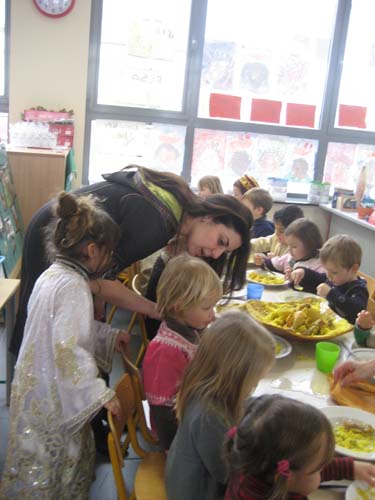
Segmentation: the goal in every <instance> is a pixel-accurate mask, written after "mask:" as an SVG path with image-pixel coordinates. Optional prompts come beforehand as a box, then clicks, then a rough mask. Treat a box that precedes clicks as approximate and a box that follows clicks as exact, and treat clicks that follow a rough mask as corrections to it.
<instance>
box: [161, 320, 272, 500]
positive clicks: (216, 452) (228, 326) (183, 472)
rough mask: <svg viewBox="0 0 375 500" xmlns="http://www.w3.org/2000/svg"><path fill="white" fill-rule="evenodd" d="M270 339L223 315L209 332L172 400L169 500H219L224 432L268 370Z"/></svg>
mask: <svg viewBox="0 0 375 500" xmlns="http://www.w3.org/2000/svg"><path fill="white" fill-rule="evenodd" d="M274 357H275V344H274V340H273V338H272V336H271V334H270V333H268V332H267V330H266V329H265V328H263V327H262V326H261V325H259V323H257V322H255V321H254V320H253V319H252V318H250V316H248V315H247V314H245V313H242V312H227V313H226V314H223V315H222V316H221V317H220V318H219V319H217V320H216V321H215V322H214V323H213V324H212V325H211V326H210V328H208V329H207V330H206V331H205V332H204V334H203V336H202V341H201V343H200V345H199V347H198V350H197V353H196V355H195V357H194V360H193V361H192V363H191V364H190V366H189V367H188V368H187V370H186V373H185V376H184V378H183V381H182V384H181V388H180V390H179V392H178V395H177V401H176V413H177V419H178V421H179V426H178V430H177V434H176V436H175V439H174V441H173V443H172V446H171V448H170V450H169V453H168V459H167V470H166V484H167V493H168V499H169V500H191V499H192V498H197V499H198V498H202V499H203V498H204V499H205V500H213V499H219V498H224V492H225V487H226V473H225V465H224V461H223V459H222V453H221V451H222V446H223V442H224V436H225V432H226V431H227V430H228V429H229V428H230V427H232V426H233V425H236V424H237V423H238V422H239V421H240V419H241V416H242V412H243V403H244V400H245V399H246V398H247V397H248V396H249V395H250V394H251V392H252V391H253V390H254V389H255V387H256V386H257V384H258V382H259V380H260V379H261V378H262V377H263V376H264V375H265V374H266V373H267V371H268V370H269V369H270V367H271V365H272V363H273V361H274Z"/></svg>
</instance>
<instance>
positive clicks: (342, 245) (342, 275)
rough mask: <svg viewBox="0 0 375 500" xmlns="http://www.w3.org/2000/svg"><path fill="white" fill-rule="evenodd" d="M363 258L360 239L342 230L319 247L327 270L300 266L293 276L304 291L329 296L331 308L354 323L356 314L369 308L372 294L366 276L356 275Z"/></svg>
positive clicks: (321, 258) (327, 297)
mask: <svg viewBox="0 0 375 500" xmlns="http://www.w3.org/2000/svg"><path fill="white" fill-rule="evenodd" d="M361 259H362V250H361V247H360V246H359V245H358V243H357V242H356V241H355V240H354V239H353V238H352V237H351V236H348V235H346V234H339V235H336V236H332V238H330V239H329V240H327V241H326V242H325V244H324V245H323V247H322V249H321V251H320V260H321V262H322V264H323V265H324V268H325V270H326V272H317V270H315V271H314V270H312V269H305V268H303V267H299V266H298V268H296V267H295V270H293V272H292V273H291V279H292V281H293V283H294V284H295V285H297V286H302V287H303V289H304V291H306V292H312V293H317V294H318V295H319V296H320V297H324V298H326V299H327V300H328V303H329V306H330V308H331V309H333V310H334V311H335V312H336V313H337V314H339V315H340V316H342V317H343V318H345V319H346V320H347V321H349V323H352V324H354V323H355V320H356V318H357V314H358V313H359V312H360V311H362V310H363V309H365V308H366V306H367V302H368V296H369V294H368V290H367V286H366V280H364V279H363V278H360V277H358V276H357V272H358V269H359V266H360V265H361Z"/></svg>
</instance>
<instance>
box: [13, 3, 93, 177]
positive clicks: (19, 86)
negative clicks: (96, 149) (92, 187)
mask: <svg viewBox="0 0 375 500" xmlns="http://www.w3.org/2000/svg"><path fill="white" fill-rule="evenodd" d="M90 15H91V0H77V1H76V3H75V6H74V8H73V10H72V11H71V12H70V13H69V14H68V15H67V16H65V17H62V18H58V19H51V18H49V17H46V16H43V15H42V14H41V13H40V12H39V11H38V10H37V9H36V7H35V6H34V4H33V2H32V0H12V1H11V21H10V74H9V77H10V80H9V123H14V122H16V121H19V120H20V119H21V113H22V112H23V110H24V109H27V108H31V107H36V106H43V107H45V108H47V109H50V110H56V111H58V110H59V109H62V108H66V109H67V110H69V109H73V110H74V115H75V135H74V150H75V157H76V161H77V168H78V178H77V181H76V183H75V184H76V185H80V183H81V179H82V161H83V142H84V126H85V110H86V91H87V66H88V49H89V33H90Z"/></svg>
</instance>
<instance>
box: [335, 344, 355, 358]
mask: <svg viewBox="0 0 375 500" xmlns="http://www.w3.org/2000/svg"><path fill="white" fill-rule="evenodd" d="M339 345H340V347H343V348H344V350H345V351H346V352H347V353H348V354H350V356H351V357H353V358H354V359H357V360H359V356H358V355H357V354H356V353H355V352H353V351H352V350H351V349H350V348H349V347H348V346H347V345H346V344H344V342H339Z"/></svg>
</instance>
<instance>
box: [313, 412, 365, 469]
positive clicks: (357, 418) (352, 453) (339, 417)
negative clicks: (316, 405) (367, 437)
mask: <svg viewBox="0 0 375 500" xmlns="http://www.w3.org/2000/svg"><path fill="white" fill-rule="evenodd" d="M322 412H323V413H324V414H325V415H326V417H327V418H328V420H329V421H330V422H331V425H332V427H334V426H335V425H337V424H338V423H340V422H341V421H353V422H354V423H358V424H361V425H370V426H371V427H372V428H373V429H375V415H373V414H372V413H369V412H367V411H363V410H360V409H359V408H352V407H350V406H327V407H325V408H322ZM335 450H336V451H337V453H340V454H341V455H346V456H348V457H353V458H357V459H359V460H375V451H372V452H364V451H356V450H352V449H350V448H345V447H343V446H340V445H338V444H336V447H335Z"/></svg>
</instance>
